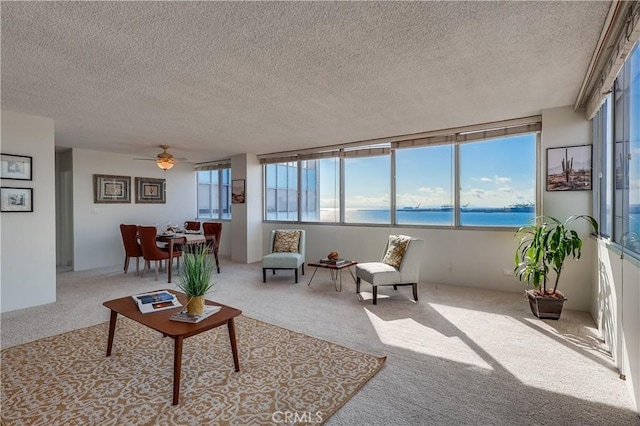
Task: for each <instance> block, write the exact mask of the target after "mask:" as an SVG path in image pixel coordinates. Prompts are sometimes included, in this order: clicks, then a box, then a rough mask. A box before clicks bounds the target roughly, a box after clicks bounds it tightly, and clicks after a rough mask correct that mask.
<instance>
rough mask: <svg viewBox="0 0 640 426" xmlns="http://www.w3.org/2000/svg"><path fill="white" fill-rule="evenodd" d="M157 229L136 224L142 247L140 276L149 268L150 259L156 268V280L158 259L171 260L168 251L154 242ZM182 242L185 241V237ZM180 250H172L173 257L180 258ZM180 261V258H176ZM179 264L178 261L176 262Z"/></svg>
mask: <svg viewBox="0 0 640 426" xmlns="http://www.w3.org/2000/svg"><path fill="white" fill-rule="evenodd" d="M157 234H158V230H157V229H156V227H155V226H138V237H139V238H140V246H141V247H142V257H143V258H144V260H145V262H144V268H143V269H142V278H144V274H145V272H146V271H147V269H149V266H150V261H152V260H153V261H154V262H155V267H156V268H155V269H156V281H158V267H159V264H158V261H163V260H166V261H167V262H173V259H172V258H170V256H169V252H168V251H167V250H165V249H163V248H161V247H158V245H157V244H156V238H157ZM184 243H186V238H185V241H184ZM181 255H182V252H181V251H180V250H176V249H175V248H174V250H173V257H175V258H177V259H180V256H181ZM178 262H180V260H178ZM178 265H180V263H178Z"/></svg>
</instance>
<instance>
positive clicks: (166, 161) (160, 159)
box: [134, 145, 187, 170]
mask: <svg viewBox="0 0 640 426" xmlns="http://www.w3.org/2000/svg"><path fill="white" fill-rule="evenodd" d="M160 148H162V152H161V153H160V154H158V155H157V156H156V158H134V160H146V161H155V162H156V164H157V165H158V167H160V168H161V169H162V170H169V169H170V168H172V167H173V165H174V164H175V163H176V161H187V159H186V158H176V157H174V156H173V154H170V153H168V152H167V150H168V149H169V146H168V145H160Z"/></svg>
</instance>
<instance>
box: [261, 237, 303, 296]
mask: <svg viewBox="0 0 640 426" xmlns="http://www.w3.org/2000/svg"><path fill="white" fill-rule="evenodd" d="M304 247H305V232H304V230H303V229H274V230H273V231H271V237H270V239H269V254H267V255H266V256H264V257H263V258H262V282H263V283H266V282H267V269H271V270H272V271H273V274H274V275H275V273H276V269H293V270H294V274H295V280H296V284H297V283H298V269H299V268H300V267H302V275H304V262H305V258H304Z"/></svg>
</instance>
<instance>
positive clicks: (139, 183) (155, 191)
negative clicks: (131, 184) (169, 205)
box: [135, 177, 167, 204]
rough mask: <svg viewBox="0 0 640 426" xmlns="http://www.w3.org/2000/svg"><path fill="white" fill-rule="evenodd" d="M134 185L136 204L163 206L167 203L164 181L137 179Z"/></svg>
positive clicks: (145, 178)
mask: <svg viewBox="0 0 640 426" xmlns="http://www.w3.org/2000/svg"><path fill="white" fill-rule="evenodd" d="M135 184H136V203H146V204H165V203H166V202H167V197H166V194H167V191H166V180H165V179H157V178H147V177H137V178H135Z"/></svg>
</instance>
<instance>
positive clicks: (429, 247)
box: [262, 223, 524, 292]
mask: <svg viewBox="0 0 640 426" xmlns="http://www.w3.org/2000/svg"><path fill="white" fill-rule="evenodd" d="M272 229H304V230H306V244H307V246H306V262H307V263H309V262H312V261H315V260H318V259H321V258H323V257H326V256H327V254H328V253H329V252H331V251H337V252H339V253H340V256H341V257H344V258H345V259H353V260H357V261H360V262H366V261H377V260H380V259H381V257H382V254H383V253H382V252H383V250H384V248H385V244H386V242H387V238H388V236H389V235H390V234H406V235H411V236H413V237H418V238H424V240H425V249H424V253H423V256H422V263H421V266H420V281H426V282H431V283H440V284H452V285H463V286H469V287H480V288H487V289H494V290H501V291H508V292H522V291H523V289H524V285H523V284H521V283H520V282H518V281H517V280H516V279H515V277H513V276H505V275H504V274H503V270H504V269H507V270H509V271H511V270H513V250H514V248H515V247H514V241H513V232H512V231H497V230H488V231H484V230H449V229H425V228H393V227H361V226H334V225H307V224H305V225H287V224H278V223H265V224H264V226H263V234H262V236H263V244H262V245H263V250H264V251H265V252H267V247H268V245H269V236H270V232H271V230H272Z"/></svg>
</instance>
